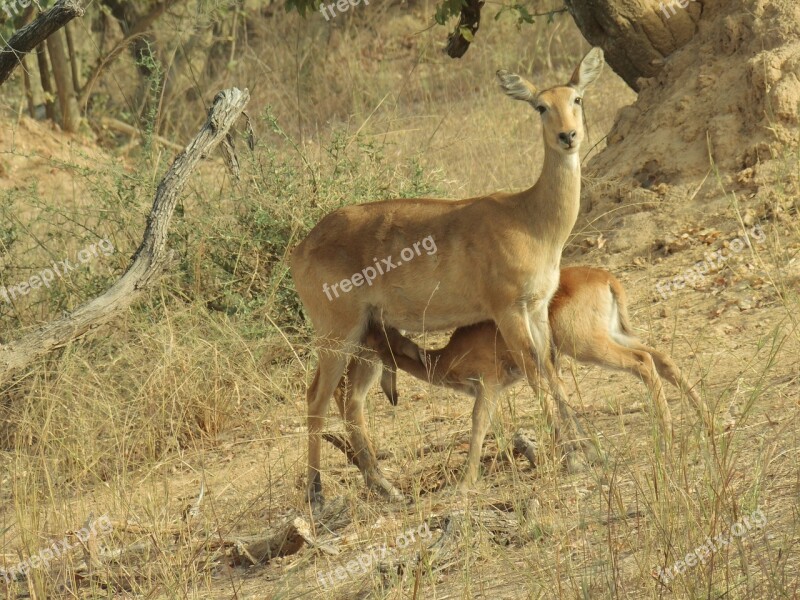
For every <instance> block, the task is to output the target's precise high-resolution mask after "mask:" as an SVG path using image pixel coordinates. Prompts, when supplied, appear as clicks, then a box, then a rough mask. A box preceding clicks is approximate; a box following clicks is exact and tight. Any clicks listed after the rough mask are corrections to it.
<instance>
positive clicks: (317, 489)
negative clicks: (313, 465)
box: [306, 473, 325, 513]
mask: <svg viewBox="0 0 800 600" xmlns="http://www.w3.org/2000/svg"><path fill="white" fill-rule="evenodd" d="M306 501H307V502H308V503H309V504H310V505H311V512H312V513H313V512H316V511H317V510H318V509H320V508H322V507H323V506H324V505H325V496H323V495H322V478H321V477H320V474H319V473H317V474H316V475H315V476H314V478H313V479H312V481H311V482H310V483H309V485H308V490H307V491H306Z"/></svg>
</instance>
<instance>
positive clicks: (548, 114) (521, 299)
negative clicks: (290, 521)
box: [291, 48, 603, 504]
mask: <svg viewBox="0 0 800 600" xmlns="http://www.w3.org/2000/svg"><path fill="white" fill-rule="evenodd" d="M602 67H603V52H602V50H601V49H600V48H593V49H592V50H590V51H589V53H588V54H587V55H586V56H585V57H584V58H583V60H582V61H581V62H580V64H579V65H578V66H577V68H576V69H575V72H574V73H573V75H572V78H571V79H570V80H569V82H568V83H566V84H564V85H560V86H556V87H553V88H549V89H546V90H542V91H539V90H537V89H536V87H535V86H534V85H533V84H531V83H529V82H527V81H525V80H523V79H522V78H521V77H519V76H518V75H514V74H511V73H508V72H506V71H498V73H497V75H498V78H499V80H500V86H501V87H502V89H503V90H504V91H505V93H506V94H507V95H509V96H511V97H512V98H514V99H516V100H523V101H525V102H527V103H529V104H530V105H531V106H533V108H534V109H536V110H537V111H538V112H539V113H540V115H541V118H542V126H543V135H544V165H543V167H542V172H541V174H540V176H539V179H538V180H537V182H536V183H535V184H534V186H533V187H531V188H530V189H528V190H525V191H522V192H518V193H513V194H511V193H501V192H498V193H495V194H491V195H488V196H480V197H477V198H468V199H466V200H458V201H452V200H441V199H429V198H416V199H399V200H385V201H381V202H371V203H368V204H358V205H353V206H347V207H345V208H341V209H339V210H336V211H334V212H332V213H330V214H328V215H327V216H325V217H324V218H323V219H322V220H321V221H320V222H319V223H318V224H317V225H316V226H315V227H314V228H313V229H312V230H311V232H310V233H309V234H308V236H307V237H306V238H305V239H304V240H303V241H302V242H301V243H300V244H299V245H298V246H297V248H296V249H295V250H294V252H293V254H292V257H291V270H292V275H293V277H294V281H295V286H296V288H297V292H298V295H299V296H300V300H301V301H302V303H303V306H304V307H305V311H306V314H307V315H308V317H309V319H310V320H311V322H312V323H313V325H314V328H315V330H316V334H317V336H318V338H319V341H320V344H319V364H318V366H317V371H316V373H315V375H314V380H313V382H312V384H311V385H310V386H309V388H308V396H307V397H308V490H307V493H308V499H309V501H310V502H311V503H312V504H316V503H318V502H321V501H322V500H323V497H322V482H321V478H320V449H321V448H320V446H321V430H322V428H323V426H324V422H325V415H326V413H327V411H328V407H329V404H330V400H331V397H332V396H333V395H334V392H337V393H336V402H337V405H338V408H339V412H340V414H341V415H342V418H343V419H344V421H345V424H346V427H347V429H348V432H349V436H350V443H351V445H352V447H353V451H354V452H355V455H356V457H357V461H356V462H357V463H358V466H359V469H360V470H361V473H362V475H363V476H364V480H365V482H366V484H367V486H368V487H369V488H372V489H375V490H378V491H380V492H382V493H384V494H386V495H388V496H390V497H400V496H401V495H400V493H399V492H398V491H397V490H396V489H395V488H394V487H393V486H392V485H391V484H390V483H389V482H388V481H387V480H386V478H385V477H384V476H383V474H382V473H381V471H380V469H379V467H378V463H377V460H376V458H375V452H374V450H373V448H372V444H371V442H370V439H369V436H368V433H367V426H366V421H365V418H364V398H365V396H366V393H367V390H368V389H369V388H370V387H371V385H372V384H373V382H374V381H375V380H376V379H377V377H378V375H379V374H380V371H381V366H380V364H376V363H374V362H372V361H370V360H363V357H364V356H366V354H369V351H368V350H365V349H364V348H363V342H364V340H365V338H366V335H367V331H368V329H369V327H370V326H371V325H374V324H385V325H386V326H389V327H394V328H397V329H404V330H408V331H423V330H430V331H436V330H443V329H452V328H454V327H460V326H463V325H469V324H471V323H478V322H480V321H484V320H487V319H489V320H492V321H494V322H495V323H497V326H498V327H499V329H500V331H501V332H502V335H503V337H504V339H505V340H506V343H507V344H508V347H509V349H510V350H511V352H512V353H513V356H514V360H515V361H517V364H518V365H519V368H520V369H521V370H522V372H524V373H526V374H527V376H528V380H529V382H530V383H531V385H535V384H536V383H537V381H538V380H537V377H536V374H537V372H539V371H540V370H541V371H543V372H544V375H545V378H546V380H547V382H548V384H549V386H550V390H551V392H552V393H553V395H554V396H555V400H556V403H557V404H558V409H559V413H560V417H561V419H562V420H565V421H566V425H567V428H568V429H569V431H568V432H567V434H566V436H567V439H568V441H569V458H570V463H571V464H573V461H574V449H575V440H576V439H577V438H578V429H579V427H578V425H577V422H576V421H575V420H574V418H573V417H572V415H571V414H570V413H569V411H568V408H567V406H566V393H565V391H564V387H563V384H562V383H561V380H560V379H559V377H558V373H557V372H556V370H555V368H554V366H553V363H552V360H551V357H550V351H549V347H550V331H549V326H548V323H547V305H548V304H549V302H550V299H551V298H552V296H553V294H554V293H555V291H556V288H557V287H558V278H559V265H560V261H561V251H562V249H563V246H564V243H565V242H566V240H567V237H568V235H569V233H570V231H571V230H572V227H573V225H574V224H575V220H576V219H577V215H578V208H579V203H580V188H581V170H580V158H579V155H578V151H579V149H580V146H581V142H582V141H583V138H584V131H583V112H582V107H581V100H582V96H583V93H584V90H585V88H586V86H588V85H589V84H590V83H592V82H593V81H594V80H595V79H597V77H598V76H599V75H600V71H601V70H602ZM427 238H431V239H432V240H434V243H435V244H436V246H437V252H436V253H431V254H428V255H421V256H418V257H416V258H414V260H413V261H412V262H409V263H408V264H406V263H402V264H401V261H397V260H396V257H397V256H398V254H400V251H401V249H407V248H406V247H408V246H410V245H411V243H412V242H415V241H416V242H418V241H419V240H422V239H427ZM403 256H405V255H404V254H403ZM384 257H389V259H388V261H387V260H386V259H384ZM378 258H380V259H381V263H379V262H378ZM373 265H374V266H373ZM375 267H378V268H379V269H380V274H378V273H375ZM384 267H385V269H384ZM368 273H369V274H370V275H371V276H370V277H368ZM357 281H358V282H359V283H356V282H357ZM338 282H341V283H338ZM334 283H336V285H337V286H338V287H339V289H341V291H342V292H343V293H342V294H338V293H337V294H336V296H335V297H332V296H331V295H330V294H329V293H327V292H328V291H329V290H330V289H334V291H336V288H335V287H334V285H333V284H334ZM343 374H346V377H345V379H342V375H343ZM340 381H341V382H342V385H341V387H339V386H340ZM344 382H346V383H344ZM337 388H339V389H338V391H337ZM542 397H543V400H542V404H543V409H544V414H545V418H546V420H547V423H548V425H550V427H551V430H552V431H553V434H554V436H555V439H559V438H561V437H563V434H562V433H561V431H560V427H559V423H558V420H557V419H556V414H555V410H554V406H553V404H552V399H550V398H549V397H548V396H547V394H543V395H542ZM582 444H583V445H584V449H585V451H586V452H587V455H590V454H591V452H593V448H591V447H589V446H587V444H586V441H583V442H582Z"/></svg>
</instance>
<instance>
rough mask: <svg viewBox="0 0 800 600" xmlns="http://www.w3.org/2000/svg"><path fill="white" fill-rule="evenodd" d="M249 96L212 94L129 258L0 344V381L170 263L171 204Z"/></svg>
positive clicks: (108, 315)
mask: <svg viewBox="0 0 800 600" xmlns="http://www.w3.org/2000/svg"><path fill="white" fill-rule="evenodd" d="M249 99H250V94H249V92H248V91H247V90H246V89H245V90H244V91H241V90H238V89H236V88H231V89H229V90H225V91H222V92H220V93H219V94H217V96H216V98H215V99H214V104H213V106H212V107H211V109H210V110H209V114H208V120H207V121H206V124H205V125H204V126H203V129H201V130H200V133H198V134H197V136H196V137H195V138H194V140H192V141H191V143H189V145H188V146H187V147H186V149H185V150H184V151H183V152H182V153H181V154H179V155H178V157H177V158H176V159H175V162H174V163H173V164H172V167H170V169H169V171H167V174H166V175H164V178H163V179H162V180H161V183H159V185H158V190H157V191H156V197H155V200H154V202H153V208H152V209H151V211H150V214H149V215H148V217H147V228H146V230H145V232H144V238H143V239H142V243H141V245H140V246H139V248H138V250H136V253H135V254H134V256H133V262H132V263H131V265H130V267H128V270H127V271H126V272H125V274H124V275H122V277H120V279H119V280H118V281H117V282H116V283H115V284H114V285H112V286H111V288H109V289H108V290H107V291H106V292H105V293H104V294H102V295H101V296H99V297H97V298H95V299H94V300H90V301H89V302H86V303H85V304H82V305H81V306H79V307H78V308H77V309H75V311H74V312H73V313H72V314H69V315H67V316H65V317H63V318H61V319H58V320H56V321H52V322H50V323H47V324H46V325H43V326H41V327H39V328H38V329H36V330H34V331H33V332H31V333H30V334H28V335H27V336H25V337H24V338H22V339H20V340H16V341H13V342H11V343H9V344H6V345H2V346H0V380H2V379H3V378H4V376H7V375H8V374H9V373H10V372H11V371H13V370H16V369H19V368H22V367H25V366H27V365H29V364H30V363H31V362H33V361H34V360H35V359H36V358H38V357H39V356H42V355H43V354H46V353H47V352H50V351H51V350H54V349H56V348H59V347H62V346H64V345H65V344H66V343H67V342H70V341H72V340H75V339H77V338H79V337H81V336H82V335H84V334H86V333H87V332H89V331H91V330H92V329H96V328H97V327H99V326H100V325H102V324H104V323H107V322H108V321H110V320H111V319H113V318H114V317H115V316H117V315H118V314H119V313H121V312H122V311H124V310H125V309H127V308H128V307H129V306H130V305H131V304H132V303H133V302H134V301H135V300H136V299H137V298H138V297H139V296H140V295H141V294H142V292H143V291H145V290H146V289H147V287H148V286H149V285H151V284H152V283H154V282H155V281H157V279H158V278H159V277H160V276H161V274H162V273H163V272H164V270H165V269H166V268H167V267H168V266H169V265H170V263H171V262H172V253H171V252H170V251H169V250H168V248H167V233H168V231H169V223H170V219H171V218H172V213H173V212H174V210H175V204H176V202H177V200H178V197H179V196H180V193H181V191H182V190H183V187H184V185H185V184H186V180H187V179H188V178H189V175H191V173H192V171H193V170H194V168H195V167H196V166H197V163H199V162H200V160H201V159H202V158H204V157H205V156H207V155H208V154H210V152H211V151H212V150H213V149H214V148H215V147H216V146H217V145H218V144H220V143H221V142H222V141H223V140H225V138H226V136H227V135H228V130H229V129H230V128H231V126H232V125H233V124H234V123H235V122H236V120H237V119H238V118H239V116H240V115H241V114H242V111H243V110H244V108H245V106H246V105H247V102H248V101H249Z"/></svg>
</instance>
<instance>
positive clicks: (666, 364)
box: [636, 343, 713, 435]
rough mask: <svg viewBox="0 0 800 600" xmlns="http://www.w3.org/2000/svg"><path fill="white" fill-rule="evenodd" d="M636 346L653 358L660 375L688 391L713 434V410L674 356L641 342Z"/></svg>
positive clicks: (710, 433) (709, 431)
mask: <svg viewBox="0 0 800 600" xmlns="http://www.w3.org/2000/svg"><path fill="white" fill-rule="evenodd" d="M636 348H637V349H638V350H642V351H643V352H647V353H648V354H649V355H650V356H651V357H652V358H653V363H654V364H655V367H656V370H657V371H658V374H659V375H661V376H662V377H663V378H664V379H666V380H667V381H669V382H670V383H671V384H672V385H674V386H675V387H676V388H677V389H679V390H682V391H684V392H686V395H687V396H689V399H690V400H691V402H692V406H694V409H695V410H696V411H697V414H698V415H699V416H700V418H701V419H702V421H703V425H704V426H705V428H706V432H707V433H708V434H709V435H712V425H713V420H712V417H711V411H710V410H709V409H708V405H707V404H706V403H705V402H704V401H703V399H702V398H701V397H700V394H698V393H697V390H696V389H695V387H694V386H691V385H689V382H688V381H686V379H685V378H684V376H683V373H681V370H680V369H679V368H678V365H676V364H675V361H673V360H672V358H671V357H670V356H668V355H667V354H664V353H663V352H659V351H658V350H656V349H655V348H651V347H650V346H646V345H644V344H641V343H639V344H637V345H636Z"/></svg>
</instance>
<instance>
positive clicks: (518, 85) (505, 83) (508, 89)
mask: <svg viewBox="0 0 800 600" xmlns="http://www.w3.org/2000/svg"><path fill="white" fill-rule="evenodd" d="M497 79H498V80H499V81H500V87H501V88H503V91H504V92H505V93H506V95H508V96H511V97H512V98H514V100H524V101H525V102H531V103H533V101H534V98H536V86H535V85H533V84H532V83H531V82H530V81H526V80H525V79H523V78H522V77H520V76H519V75H517V74H516V73H509V72H508V71H505V70H503V69H500V70H499V71H498V72H497Z"/></svg>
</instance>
